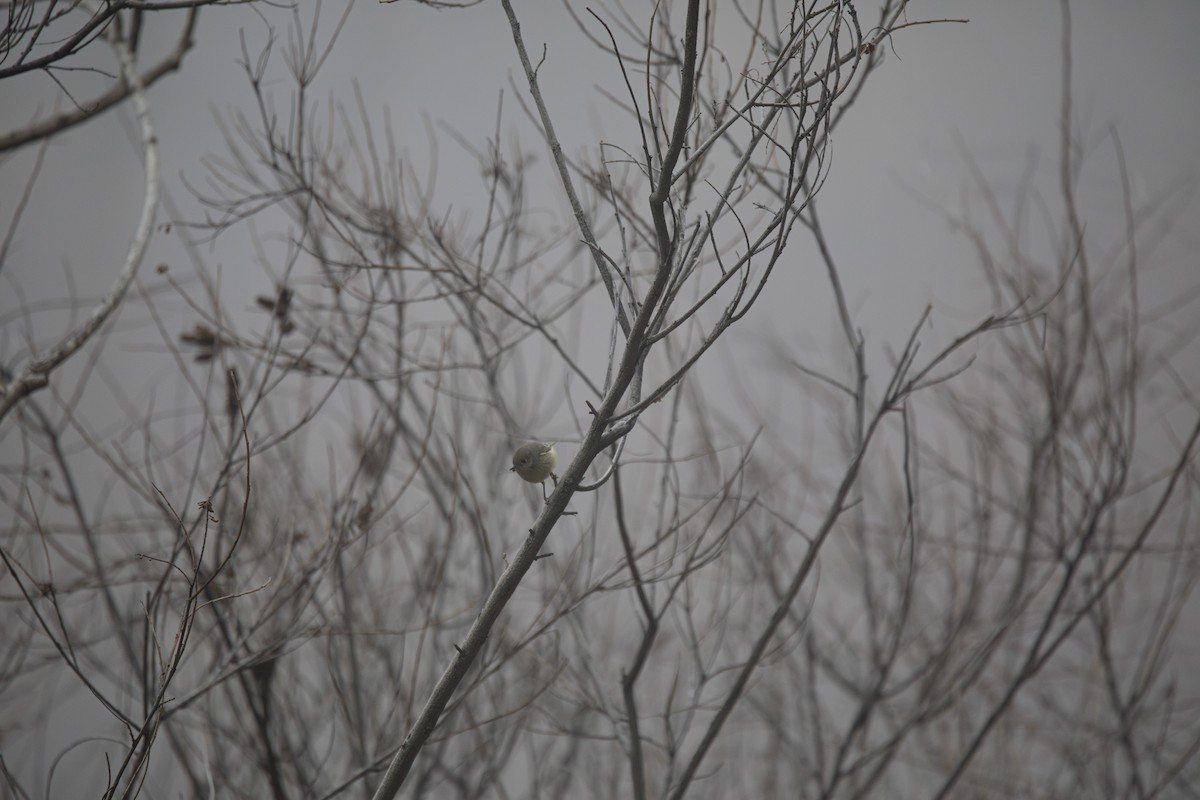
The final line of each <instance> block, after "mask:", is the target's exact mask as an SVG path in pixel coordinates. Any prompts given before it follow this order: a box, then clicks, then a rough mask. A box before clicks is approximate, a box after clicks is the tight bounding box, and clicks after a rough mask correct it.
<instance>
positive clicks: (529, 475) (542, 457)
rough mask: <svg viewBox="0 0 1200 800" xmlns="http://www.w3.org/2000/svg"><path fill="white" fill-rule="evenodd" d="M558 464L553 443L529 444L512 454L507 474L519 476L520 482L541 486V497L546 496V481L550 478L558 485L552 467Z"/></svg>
mask: <svg viewBox="0 0 1200 800" xmlns="http://www.w3.org/2000/svg"><path fill="white" fill-rule="evenodd" d="M557 463H558V453H556V452H554V443H553V442H530V443H529V444H523V445H521V446H520V447H518V448H517V452H515V453H513V465H512V468H511V469H510V470H509V472H515V473H517V474H518V475H520V476H521V480H525V481H528V482H529V483H540V484H541V485H542V497H543V498H545V496H546V479H547V478H552V479H553V480H554V485H555V486H557V485H558V476H557V475H555V474H554V465H555V464H557Z"/></svg>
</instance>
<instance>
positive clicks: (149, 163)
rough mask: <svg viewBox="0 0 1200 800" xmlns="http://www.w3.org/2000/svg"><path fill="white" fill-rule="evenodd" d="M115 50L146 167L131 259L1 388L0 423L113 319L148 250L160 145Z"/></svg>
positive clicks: (139, 91) (134, 77) (131, 68)
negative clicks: (88, 307) (70, 326)
mask: <svg viewBox="0 0 1200 800" xmlns="http://www.w3.org/2000/svg"><path fill="white" fill-rule="evenodd" d="M113 48H114V49H115V50H116V51H117V57H118V59H120V61H121V74H122V76H123V77H124V79H125V82H126V83H127V84H129V86H130V93H131V94H132V96H133V105H134V109H135V111H136V113H137V121H138V128H139V129H140V131H141V134H142V148H143V150H144V153H145V156H144V166H145V170H146V194H145V198H144V200H143V202H142V215H141V219H139V220H138V224H137V230H136V232H135V233H134V237H133V242H132V244H130V246H129V253H128V254H127V255H126V256H125V264H124V266H122V267H121V272H120V273H119V274H118V275H117V280H116V282H115V283H114V284H113V285H112V287H111V288H110V289H109V291H108V294H107V295H106V296H105V297H104V299H103V300H101V301H100V303H99V305H97V306H96V307H95V308H94V309H92V313H91V314H90V315H89V316H88V318H87V320H85V321H84V323H83V324H82V325H80V326H79V327H78V328H77V329H76V330H75V331H73V332H72V333H70V334H68V335H67V336H66V338H64V339H63V340H62V341H60V342H59V343H58V344H57V345H55V346H54V347H53V348H52V349H51V350H50V352H49V353H47V354H45V355H43V356H41V357H38V358H34V359H33V360H32V361H31V363H30V364H29V365H28V366H27V367H25V369H24V370H23V371H22V372H21V373H20V374H19V375H17V377H16V378H14V379H13V380H12V381H10V382H9V383H8V384H7V385H6V386H3V387H0V420H3V419H4V417H5V416H6V415H7V414H8V412H9V411H11V410H12V409H13V407H14V406H16V404H17V403H19V402H20V401H21V400H22V399H24V398H25V397H26V396H28V395H30V394H32V393H33V392H35V391H37V390H38V389H40V388H42V387H44V386H45V385H46V384H47V383H49V382H50V373H51V372H53V371H54V370H55V369H56V368H57V367H58V366H59V365H60V364H62V363H63V362H64V361H66V360H67V359H68V358H70V357H71V356H73V355H74V354H75V353H77V352H78V351H79V350H80V348H82V347H83V346H84V345H85V344H86V343H87V342H88V340H89V339H91V338H92V336H94V335H95V333H96V331H97V330H99V329H100V326H101V325H103V324H104V323H105V322H107V321H108V318H109V317H110V316H112V313H113V312H114V311H115V310H116V309H117V307H118V306H119V305H120V304H121V300H122V298H124V296H125V290H126V289H128V288H129V284H130V283H132V282H133V277H134V275H136V274H137V271H138V267H140V266H141V264H142V259H143V258H144V257H145V255H146V246H147V245H148V244H149V242H150V234H151V233H152V231H153V229H154V216H155V213H156V212H157V210H158V191H159V186H158V171H159V167H158V141H157V139H156V138H155V135H154V126H153V125H152V124H151V121H150V104H149V103H148V102H147V100H146V92H145V87H144V86H143V85H142V79H141V76H139V75H138V72H137V66H136V65H135V64H134V60H133V53H132V52H131V51H130V49H129V45H128V44H127V43H126V42H125V40H124V39H122V38H120V37H119V36H117V35H114V36H113Z"/></svg>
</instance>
